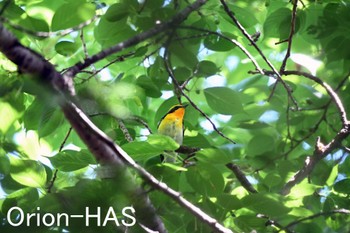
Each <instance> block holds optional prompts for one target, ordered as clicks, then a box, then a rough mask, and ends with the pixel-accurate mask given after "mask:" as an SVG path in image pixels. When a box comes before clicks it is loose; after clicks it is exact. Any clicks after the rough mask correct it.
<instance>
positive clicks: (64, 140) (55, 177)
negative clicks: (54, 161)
mask: <svg viewBox="0 0 350 233" xmlns="http://www.w3.org/2000/svg"><path fill="white" fill-rule="evenodd" d="M72 129H73V128H72V127H69V130H68V132H67V134H66V136H65V137H64V139H63V142H62V143H61V145H60V148H59V149H58V152H61V151H62V150H63V147H64V145H65V144H66V142H67V139H68V137H69V135H70V134H71V132H72ZM57 173H58V169H57V168H56V169H55V172H54V173H53V177H52V179H51V181H50V183H49V185H48V187H47V192H48V193H51V189H52V187H53V185H54V183H55V181H56V179H57Z"/></svg>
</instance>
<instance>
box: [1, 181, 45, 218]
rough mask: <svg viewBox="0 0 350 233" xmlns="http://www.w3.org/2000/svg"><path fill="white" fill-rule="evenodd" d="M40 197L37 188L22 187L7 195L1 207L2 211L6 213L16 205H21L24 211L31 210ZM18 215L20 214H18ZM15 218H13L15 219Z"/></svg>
mask: <svg viewBox="0 0 350 233" xmlns="http://www.w3.org/2000/svg"><path fill="white" fill-rule="evenodd" d="M38 199H39V193H38V190H37V189H36V188H22V189H18V190H17V191H15V192H12V193H10V194H9V195H7V196H6V199H5V200H4V203H3V205H2V207H1V210H2V212H4V213H6V212H8V210H9V209H10V208H12V207H14V206H19V207H20V208H21V209H22V210H24V211H28V212H29V211H31V210H32V209H33V208H34V206H35V204H36V201H37V200H38ZM16 217H18V215H16ZM14 220H15V218H14V219H13V221H14Z"/></svg>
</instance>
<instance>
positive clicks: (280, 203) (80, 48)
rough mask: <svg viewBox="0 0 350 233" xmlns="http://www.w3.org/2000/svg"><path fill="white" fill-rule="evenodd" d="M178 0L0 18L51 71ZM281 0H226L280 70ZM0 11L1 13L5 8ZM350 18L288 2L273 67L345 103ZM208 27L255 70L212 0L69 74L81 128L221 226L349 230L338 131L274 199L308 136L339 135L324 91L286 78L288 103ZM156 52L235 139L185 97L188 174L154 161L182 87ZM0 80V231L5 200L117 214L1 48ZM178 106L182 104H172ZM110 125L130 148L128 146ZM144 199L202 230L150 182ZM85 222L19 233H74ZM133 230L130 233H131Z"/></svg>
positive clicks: (32, 9)
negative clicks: (89, 128) (303, 175)
mask: <svg viewBox="0 0 350 233" xmlns="http://www.w3.org/2000/svg"><path fill="white" fill-rule="evenodd" d="M189 2H192V1H182V0H152V1H148V0H145V1H137V0H105V1H102V0H101V1H99V0H94V1H86V0H55V1H49V0H14V1H11V2H10V4H8V6H7V7H6V8H5V11H4V12H3V15H2V16H1V19H2V20H3V21H4V24H5V25H6V26H7V27H8V28H9V29H11V30H12V32H13V33H14V34H15V35H16V36H17V38H18V39H19V40H20V42H21V43H22V44H24V45H25V46H28V47H30V48H31V49H33V50H34V51H36V52H37V53H39V54H41V55H43V56H44V57H45V59H47V60H48V61H50V62H51V63H53V64H54V65H55V66H56V69H57V70H58V71H62V72H63V71H64V70H65V69H67V68H68V67H70V66H73V65H74V64H76V63H77V62H81V61H84V59H86V58H87V57H90V56H92V55H93V54H95V53H97V52H99V51H101V50H102V49H105V48H108V47H109V46H112V45H115V44H117V43H119V42H122V41H124V40H127V39H129V38H131V37H133V36H135V35H138V34H139V33H141V32H144V31H145V30H148V29H150V28H152V27H155V25H156V24H160V23H162V22H166V21H167V20H169V19H171V17H172V16H174V15H175V14H176V13H178V12H179V11H180V10H181V9H183V8H184V7H186V6H187V5H188V4H189ZM293 2H294V1H287V0H249V1H243V0H237V1H227V3H228V6H229V7H230V9H231V10H232V11H233V12H234V14H235V16H236V17H237V19H238V20H239V22H240V23H241V24H242V25H243V26H244V27H245V28H246V30H247V32H248V33H249V34H251V35H253V34H255V35H258V34H260V38H258V39H257V41H256V45H257V46H258V47H259V48H260V50H261V51H262V52H263V54H264V55H265V56H266V57H267V59H268V60H269V61H270V62H271V63H272V64H273V65H274V66H275V67H276V68H277V69H278V68H279V67H280V66H281V64H282V61H283V58H284V56H285V53H286V49H287V45H288V43H283V41H285V40H286V39H288V37H289V33H290V28H291V17H292V8H293ZM0 4H1V5H0V7H3V6H4V4H5V1H2V2H0ZM349 12H350V3H349V2H348V1H338V0H303V1H298V7H297V18H296V21H295V34H294V36H293V43H292V50H291V57H290V59H289V60H288V63H287V67H286V69H287V70H296V71H304V72H307V73H310V74H313V75H316V76H318V77H320V78H321V79H322V80H323V81H325V82H327V83H328V84H329V85H330V86H331V87H333V88H334V89H335V90H336V91H337V93H338V94H339V96H340V98H341V100H342V101H343V103H344V105H345V108H346V110H347V111H349V107H350V106H349V104H348V103H349V102H350V92H349V90H348V89H349V85H348V84H349V80H348V78H349V71H350V48H349V46H350V14H349ZM83 23H86V25H85V26H84V27H83V28H82V27H81V25H82V24H83ZM213 32H214V33H213ZM215 33H218V34H215ZM220 34H221V35H224V36H226V37H228V38H230V39H235V40H237V41H238V42H239V43H240V44H242V45H243V46H244V47H245V49H246V50H247V51H249V53H251V54H252V56H253V57H254V58H255V59H256V61H257V62H258V63H259V65H260V66H261V67H262V68H263V69H266V70H270V68H269V66H268V65H267V64H266V61H265V60H264V59H263V58H262V57H261V56H260V55H259V53H258V52H257V50H256V49H255V48H254V47H253V46H252V45H250V43H249V41H248V40H247V39H246V38H245V37H244V36H243V35H242V33H241V32H240V31H239V30H238V28H237V26H236V25H235V24H234V23H233V21H232V20H231V19H230V18H229V16H228V15H227V13H226V12H225V11H224V9H223V7H222V5H221V4H220V1H213V0H211V1H209V2H208V3H206V4H205V5H204V6H203V7H201V8H200V9H199V10H198V11H195V12H193V13H192V14H191V15H190V16H189V17H188V18H187V20H186V21H185V22H184V23H183V24H181V25H180V26H179V27H178V28H177V29H176V30H173V31H166V32H165V33H161V34H159V35H158V36H155V37H153V38H151V39H148V40H146V41H142V42H140V43H138V44H137V45H135V46H132V47H130V48H127V49H124V50H123V51H121V52H120V53H118V54H114V55H112V56H110V57H108V58H107V59H104V60H102V61H99V62H97V63H95V64H93V65H91V66H90V67H89V68H88V69H86V70H84V71H82V72H80V73H79V74H77V76H76V77H75V79H74V82H75V87H76V90H77V93H78V99H79V100H78V101H79V103H80V105H81V107H82V108H83V109H84V110H85V111H86V112H87V114H89V115H90V116H91V119H92V121H93V122H94V123H95V124H96V125H97V126H98V127H99V128H100V129H101V130H103V131H104V132H105V133H107V134H108V135H109V136H110V137H111V138H112V139H113V140H114V141H115V142H116V143H117V144H119V145H121V147H122V148H123V149H124V150H126V151H127V152H128V153H129V154H130V155H131V156H132V157H133V158H134V159H135V160H136V161H137V162H138V163H139V164H141V165H143V166H144V167H145V168H146V169H147V170H149V171H150V172H151V173H152V174H154V175H155V176H156V177H157V178H159V179H160V180H162V181H164V182H166V183H167V184H168V185H169V186H170V187H172V188H174V189H176V190H178V191H180V192H181V193H182V194H183V195H184V197H185V198H187V199H189V200H190V201H191V202H192V203H194V204H196V205H198V206H199V207H200V208H202V209H203V210H204V211H205V212H207V213H208V214H210V215H211V216H213V217H214V218H216V219H217V220H218V221H219V222H222V223H223V224H224V225H225V226H226V227H228V228H230V229H232V230H233V231H236V232H253V231H256V232H293V231H294V232H311V231H312V232H349V231H350V224H349V222H350V216H349V215H346V214H339V213H333V212H332V211H333V210H336V209H342V208H345V209H346V208H349V206H350V199H349V195H350V188H349V187H350V170H349V167H350V157H349V156H348V153H349V149H347V147H346V146H347V144H348V143H349V139H346V140H345V141H344V142H343V145H339V148H338V149H337V150H334V151H333V152H332V153H331V154H329V155H328V156H327V157H326V159H324V160H322V161H321V162H319V163H318V164H317V166H316V167H315V169H314V171H313V172H312V173H311V175H310V177H308V179H305V180H304V181H303V182H301V183H300V184H298V185H296V186H295V187H294V188H293V189H292V190H291V193H290V194H289V195H287V196H282V195H280V194H279V192H280V190H281V189H282V187H283V185H284V184H285V183H286V182H287V181H288V180H289V179H290V178H291V177H292V175H293V174H295V172H297V171H298V170H300V169H301V168H302V166H303V164H304V161H305V158H306V156H308V155H312V153H313V150H314V147H315V142H316V138H317V137H320V138H321V140H322V141H323V142H325V143H328V142H329V141H330V140H332V139H333V138H334V136H335V135H336V133H337V132H338V130H339V129H340V128H341V122H340V120H339V112H338V110H337V108H336V107H335V105H334V104H333V103H329V101H330V97H329V96H328V94H327V92H326V91H325V90H324V89H323V88H322V87H320V86H319V85H317V84H316V83H315V82H313V81H311V80H308V79H306V78H305V77H302V76H298V75H290V76H283V79H284V80H285V81H286V83H287V84H288V85H289V86H290V88H291V89H292V90H293V92H292V95H293V97H294V98H295V100H296V101H297V103H298V108H296V106H294V105H293V104H292V103H291V101H290V99H289V98H288V93H287V91H286V89H285V88H283V86H282V85H281V84H279V85H277V86H276V88H274V84H275V82H276V80H275V78H274V77H272V76H271V77H268V76H263V75H260V74H256V72H255V67H254V66H253V64H252V62H251V60H250V59H248V57H247V55H246V54H244V53H243V52H242V51H241V50H240V49H239V48H238V47H237V46H236V45H235V44H234V43H231V42H230V41H228V40H225V39H224V38H223V37H221V36H219V35H220ZM38 35H43V36H41V37H38ZM47 35H48V36H47ZM278 42H282V43H278ZM166 53H167V54H168V55H169V60H170V61H171V67H172V69H173V73H174V76H175V78H176V79H177V81H178V82H179V83H180V84H184V83H185V86H186V87H185V88H184V89H183V91H184V92H185V94H186V95H187V96H188V97H189V98H190V100H191V101H193V103H195V105H196V106H197V107H198V108H199V109H201V110H202V111H203V112H204V113H205V114H207V115H208V116H209V117H210V119H211V120H212V121H213V122H214V124H215V126H216V127H217V128H218V129H219V130H220V131H221V132H222V133H223V134H224V135H225V136H227V137H228V138H230V139H231V140H233V141H235V142H236V144H233V143H231V142H230V141H228V140H227V139H225V138H223V137H221V136H220V135H219V134H218V133H217V132H216V131H215V130H213V127H212V125H211V124H210V123H209V122H208V120H206V119H205V118H204V117H203V116H202V115H201V114H200V113H199V112H198V111H197V110H196V109H195V108H194V107H193V106H189V107H188V108H187V112H186V116H185V128H186V130H185V138H184V145H186V146H190V147H199V148H201V150H200V151H199V152H197V153H196V156H195V159H194V158H192V159H190V160H189V161H190V162H195V165H194V166H189V167H187V168H182V167H181V166H182V163H179V164H176V165H167V164H161V163H160V160H159V154H160V153H161V152H163V151H164V150H173V149H176V148H177V145H176V144H175V145H174V144H173V142H171V141H170V142H169V141H164V140H166V139H164V138H161V137H157V135H155V133H156V127H157V123H158V121H159V120H160V119H161V117H162V116H163V115H164V114H165V113H166V112H167V110H168V109H169V108H170V107H171V106H172V105H173V104H176V103H178V98H177V97H178V96H180V95H179V92H178V91H177V90H176V88H175V86H174V84H173V82H172V81H171V79H170V78H169V74H168V71H167V68H166V66H165V61H164V59H165V54H166ZM0 75H1V78H0V122H1V123H0V135H1V137H0V184H1V191H0V197H1V200H0V207H1V208H0V209H1V211H0V231H1V232H19V230H20V228H13V227H11V226H9V224H8V223H7V221H6V213H7V211H8V209H9V208H11V207H12V206H20V207H21V208H23V210H24V211H25V212H32V211H34V212H35V211H36V210H37V207H38V206H40V208H41V211H42V212H43V213H45V212H51V213H60V212H66V213H72V214H77V213H80V212H82V211H83V210H84V208H85V206H91V207H94V206H101V207H107V206H108V207H109V206H113V207H115V208H116V209H119V210H120V209H121V208H122V207H123V206H127V205H130V204H131V203H128V202H127V200H124V199H122V198H121V197H120V196H119V193H120V192H123V191H122V188H121V187H120V186H118V185H117V184H115V182H111V181H110V180H106V179H102V178H101V177H100V175H99V170H98V169H99V167H98V166H97V163H96V161H95V159H94V157H93V156H92V155H91V154H90V152H89V151H88V150H87V149H86V146H85V145H84V144H83V143H82V142H81V141H80V140H79V138H78V136H77V135H76V133H75V132H74V131H72V132H70V130H69V129H70V125H69V124H68V123H67V122H66V121H65V119H64V116H63V114H62V112H61V111H60V109H59V108H58V107H57V106H55V105H54V104H53V103H54V101H53V100H52V99H51V98H52V97H50V94H49V93H47V91H45V88H42V87H41V86H39V85H37V84H36V83H34V82H32V81H30V78H28V77H26V76H25V75H23V74H21V73H20V72H18V71H17V68H16V67H15V65H14V64H12V63H11V62H9V61H8V60H7V59H6V58H5V57H4V55H2V54H1V55H0ZM182 101H183V102H184V103H188V102H189V101H188V99H186V98H184V97H182ZM121 124H123V125H125V126H126V129H127V131H128V132H129V134H130V136H131V137H132V138H133V139H134V141H132V142H130V141H128V140H127V137H125V129H124V128H123V127H122V128H121V127H120V126H121ZM146 126H147V127H146ZM123 129H124V131H123ZM66 137H67V138H66ZM65 138H66V139H65ZM185 157H186V156H185V155H182V158H185ZM229 162H233V163H235V164H237V165H238V166H239V167H240V168H241V170H242V171H243V172H244V173H245V174H246V176H247V178H248V180H249V181H250V182H251V183H252V184H253V186H254V187H255V189H256V190H257V191H258V193H254V194H250V193H249V192H248V191H247V190H245V189H244V188H243V187H242V186H241V184H240V183H239V182H238V180H237V178H236V177H235V175H234V174H233V173H232V171H230V170H229V169H227V167H226V164H227V163H229ZM55 169H58V172H57V173H56V172H55V171H56V170H55ZM55 173H56V174H55ZM53 177H55V182H54V183H53V184H51V182H50V181H51V180H52V179H53ZM50 186H52V187H50ZM48 187H50V192H48ZM149 195H150V197H151V200H152V202H153V204H154V205H155V207H156V208H157V210H158V213H159V215H160V216H161V217H162V219H163V221H164V223H165V225H166V227H167V229H168V230H169V232H210V230H209V229H208V228H207V227H206V226H205V225H204V224H202V223H201V222H198V221H197V220H196V219H195V217H193V216H191V214H190V213H189V212H187V211H186V210H184V209H183V208H182V207H180V206H177V205H176V204H175V203H173V202H172V201H169V199H168V198H167V197H166V196H165V195H164V194H162V193H159V192H156V191H150V192H149ZM318 214H319V215H318ZM314 215H315V218H312V219H303V218H306V217H308V216H314ZM11 217H12V218H13V219H15V218H16V216H11ZM83 224H84V222H83V221H82V222H77V223H74V224H72V225H71V226H69V227H50V228H45V227H40V228H36V227H30V228H25V231H26V232H80V231H81V226H82V225H83ZM285 227H288V228H285ZM114 230H115V228H114V227H113V226H108V227H106V228H100V227H90V228H88V229H86V232H96V231H99V232H112V231H114ZM131 230H133V231H135V232H137V231H141V230H140V229H139V227H137V226H136V227H135V228H133V229H131ZM84 232H85V230H84Z"/></svg>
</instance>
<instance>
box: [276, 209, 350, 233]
mask: <svg viewBox="0 0 350 233" xmlns="http://www.w3.org/2000/svg"><path fill="white" fill-rule="evenodd" d="M332 214H347V215H350V210H347V209H335V210H331V211H328V212H320V213H317V214H313V215H310V216H308V217H304V218H301V219H298V220H296V221H294V222H291V223H289V224H288V225H287V226H285V227H282V228H281V229H279V231H278V232H280V231H283V230H288V229H289V228H291V227H292V226H295V225H297V224H299V223H301V222H304V221H307V220H311V219H314V218H318V217H321V216H329V215H332Z"/></svg>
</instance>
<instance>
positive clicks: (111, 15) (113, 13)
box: [105, 3, 129, 22]
mask: <svg viewBox="0 0 350 233" xmlns="http://www.w3.org/2000/svg"><path fill="white" fill-rule="evenodd" d="M128 8H129V7H128V5H127V4H125V3H116V4H113V5H111V6H110V7H109V8H108V10H107V12H106V14H105V17H106V19H107V20H108V21H110V22H114V21H118V20H121V19H123V18H125V17H127V16H128V14H129V12H128V10H129V9H128Z"/></svg>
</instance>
